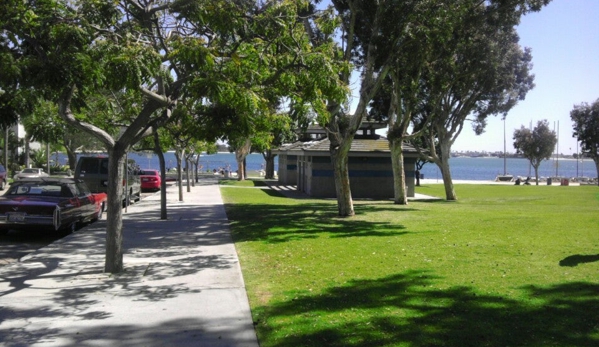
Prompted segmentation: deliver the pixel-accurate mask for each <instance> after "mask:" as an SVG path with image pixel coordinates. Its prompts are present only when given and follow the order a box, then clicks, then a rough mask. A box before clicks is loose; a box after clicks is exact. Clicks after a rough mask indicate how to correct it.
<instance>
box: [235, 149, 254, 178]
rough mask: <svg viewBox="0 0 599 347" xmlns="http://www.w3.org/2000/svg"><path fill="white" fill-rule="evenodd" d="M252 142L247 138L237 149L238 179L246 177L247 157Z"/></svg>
mask: <svg viewBox="0 0 599 347" xmlns="http://www.w3.org/2000/svg"><path fill="white" fill-rule="evenodd" d="M251 148H252V142H251V141H250V139H246V140H245V142H244V143H243V145H241V146H240V147H239V148H237V149H236V150H235V159H236V160H237V171H238V172H237V180H239V181H243V180H245V179H246V177H245V176H246V170H245V157H247V155H248V154H249V153H250V150H251Z"/></svg>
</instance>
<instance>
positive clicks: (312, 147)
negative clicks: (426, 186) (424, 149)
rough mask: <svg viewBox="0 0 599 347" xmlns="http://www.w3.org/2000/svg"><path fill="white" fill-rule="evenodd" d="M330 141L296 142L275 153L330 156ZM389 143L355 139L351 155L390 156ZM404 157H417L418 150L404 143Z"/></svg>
mask: <svg viewBox="0 0 599 347" xmlns="http://www.w3.org/2000/svg"><path fill="white" fill-rule="evenodd" d="M330 144H331V143H330V141H329V139H323V140H318V141H307V142H301V141H298V142H294V143H291V144H285V145H283V146H281V147H279V148H277V149H276V150H275V153H280V154H283V153H284V154H288V155H305V154H310V155H317V156H325V155H326V156H328V155H329V154H330V152H329V149H330ZM390 152H391V151H390V150H389V141H388V140H387V139H386V138H383V137H382V138H379V139H354V140H353V141H352V145H351V149H350V155H352V154H375V153H380V154H389V153H390ZM403 153H404V155H409V156H417V155H418V152H417V151H416V149H415V148H414V147H413V146H411V145H409V144H407V143H404V145H403Z"/></svg>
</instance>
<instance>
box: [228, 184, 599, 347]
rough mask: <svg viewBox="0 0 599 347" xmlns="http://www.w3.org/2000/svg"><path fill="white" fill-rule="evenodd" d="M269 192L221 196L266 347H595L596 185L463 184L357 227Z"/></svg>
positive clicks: (379, 208) (598, 305) (362, 205)
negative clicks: (449, 195) (453, 196)
mask: <svg viewBox="0 0 599 347" xmlns="http://www.w3.org/2000/svg"><path fill="white" fill-rule="evenodd" d="M228 183H229V184H233V185H236V183H234V182H228ZM257 184H258V183H256V185H257ZM263 188H264V187H261V186H257V187H254V183H252V182H251V181H249V182H245V183H244V186H243V187H227V186H223V188H222V189H221V190H222V192H223V197H224V199H225V202H226V208H227V214H228V217H229V219H230V221H231V227H232V231H233V235H234V238H235V242H236V246H237V249H238V252H239V256H240V260H241V266H242V270H243V275H244V279H245V282H246V286H247V290H248V295H249V298H250V305H251V308H252V314H253V317H254V322H255V324H256V330H257V332H258V336H259V340H260V343H261V346H263V347H268V346H281V347H283V346H599V188H598V187H596V186H584V187H576V186H570V187H557V186H503V185H502V186H494V185H457V186H456V191H457V194H458V197H459V201H458V202H445V201H438V202H411V203H410V204H409V205H408V206H398V205H394V204H393V203H392V202H391V201H356V202H355V209H356V213H357V215H356V216H355V217H353V218H339V217H336V214H337V205H336V201H334V200H312V199H290V198H285V197H282V196H279V195H278V194H277V193H275V192H273V191H271V190H267V189H263ZM417 192H418V193H422V194H427V195H433V196H440V197H441V196H444V193H443V187H442V185H440V184H439V185H437V184H434V185H428V186H422V187H418V188H417Z"/></svg>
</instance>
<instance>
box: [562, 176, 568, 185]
mask: <svg viewBox="0 0 599 347" xmlns="http://www.w3.org/2000/svg"><path fill="white" fill-rule="evenodd" d="M561 185H562V186H569V185H570V180H568V179H567V178H562V183H561Z"/></svg>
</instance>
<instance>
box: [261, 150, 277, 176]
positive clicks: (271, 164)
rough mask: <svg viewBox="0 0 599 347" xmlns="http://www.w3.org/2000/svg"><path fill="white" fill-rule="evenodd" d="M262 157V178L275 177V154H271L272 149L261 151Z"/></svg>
mask: <svg viewBox="0 0 599 347" xmlns="http://www.w3.org/2000/svg"><path fill="white" fill-rule="evenodd" d="M262 157H263V158H264V161H265V162H266V167H265V168H264V178H266V179H274V178H275V158H276V157H277V155H276V154H273V153H272V151H271V150H270V149H269V150H266V152H264V153H262Z"/></svg>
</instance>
